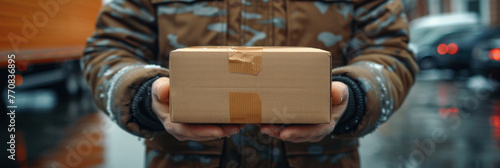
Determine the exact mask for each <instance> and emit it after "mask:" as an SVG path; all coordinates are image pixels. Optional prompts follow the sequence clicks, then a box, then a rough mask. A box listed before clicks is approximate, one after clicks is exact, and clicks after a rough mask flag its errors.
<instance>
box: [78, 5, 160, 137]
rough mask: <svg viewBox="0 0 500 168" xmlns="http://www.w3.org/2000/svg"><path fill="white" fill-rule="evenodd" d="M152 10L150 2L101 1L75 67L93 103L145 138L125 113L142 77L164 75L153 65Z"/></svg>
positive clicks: (147, 133) (148, 134) (154, 32)
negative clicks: (84, 47)
mask: <svg viewBox="0 0 500 168" xmlns="http://www.w3.org/2000/svg"><path fill="white" fill-rule="evenodd" d="M155 16H156V14H155V10H154V8H153V6H152V5H151V4H150V0H112V1H110V2H108V3H107V4H104V6H103V8H102V10H101V13H100V14H99V17H98V20H97V28H96V30H95V33H94V34H93V35H92V37H90V38H89V39H88V41H87V47H86V49H85V51H84V56H83V57H82V58H81V60H80V61H81V64H82V65H81V66H82V71H83V74H84V77H85V79H86V81H87V83H88V85H89V86H90V89H91V92H92V96H93V100H94V101H95V104H96V105H97V107H98V108H99V109H100V110H102V111H104V112H105V113H106V114H108V115H109V117H110V118H111V120H113V121H116V122H117V123H118V125H119V126H120V127H121V128H123V129H125V130H127V131H128V132H130V133H132V134H134V135H138V136H144V137H151V136H152V135H153V134H154V133H156V131H153V130H149V129H145V128H143V127H141V125H140V124H138V123H137V120H136V119H134V117H132V114H131V104H132V103H131V101H132V99H133V97H134V95H135V93H136V92H137V91H138V88H140V87H141V86H142V85H143V84H144V83H145V82H146V81H148V80H150V79H153V78H155V77H159V76H168V75H169V71H168V69H166V68H163V67H161V66H158V65H155V64H154V63H155V60H156V58H157V51H158V49H157V40H156V39H157V38H156V36H157V28H156V17H155Z"/></svg>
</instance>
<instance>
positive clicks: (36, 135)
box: [0, 0, 500, 168]
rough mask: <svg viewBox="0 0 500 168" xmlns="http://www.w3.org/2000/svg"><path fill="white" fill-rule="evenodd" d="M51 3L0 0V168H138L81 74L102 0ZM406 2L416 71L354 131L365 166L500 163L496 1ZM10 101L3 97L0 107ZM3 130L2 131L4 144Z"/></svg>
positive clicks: (140, 154) (136, 155)
mask: <svg viewBox="0 0 500 168" xmlns="http://www.w3.org/2000/svg"><path fill="white" fill-rule="evenodd" d="M49 1H51V2H54V3H56V6H57V8H52V9H48V10H47V9H45V8H43V5H39V4H38V3H39V1H38V0H23V1H13V0H0V11H2V12H1V13H0V18H1V22H0V32H1V33H2V36H0V55H1V57H0V69H1V70H0V74H1V76H4V77H5V76H7V65H8V63H7V57H6V56H7V55H8V54H10V53H13V52H15V53H16V65H17V72H16V74H17V76H16V85H17V86H16V89H15V91H16V94H15V95H16V104H17V106H18V108H17V110H16V123H15V126H16V133H15V135H16V149H17V150H16V152H17V153H16V154H17V160H16V161H7V159H5V158H7V156H5V155H2V156H4V157H3V158H2V160H1V162H0V163H1V164H0V165H2V166H1V167H141V166H143V165H144V153H145V149H144V145H143V140H142V139H140V138H137V137H135V136H132V135H130V134H128V133H126V132H124V131H123V130H121V129H120V128H118V127H117V126H116V124H114V123H112V122H111V121H110V120H109V118H108V117H106V116H105V115H104V114H103V113H101V112H98V110H97V109H96V108H95V106H94V104H93V102H92V100H91V97H90V95H89V92H88V88H87V86H86V83H85V81H84V80H83V78H82V75H81V72H80V65H79V63H78V58H79V57H80V56H81V54H82V50H83V47H84V44H85V40H86V38H87V37H88V36H89V35H90V34H91V33H92V32H93V30H94V26H95V24H94V23H95V19H96V17H97V15H98V12H99V9H100V7H101V4H102V3H103V1H102V0H86V1H76V0H73V1H69V2H68V3H61V2H64V1H56V0H48V1H47V2H49ZM105 1H106V0H104V2H105ZM40 2H41V1H40ZM404 3H405V5H406V6H405V12H406V14H407V16H408V18H409V20H410V36H411V42H410V45H409V47H410V49H411V50H413V52H414V53H415V55H416V57H417V60H418V64H419V66H420V68H421V69H422V71H421V72H420V74H418V76H417V82H416V84H415V85H414V87H413V88H412V90H411V93H410V94H409V96H408V97H407V99H406V102H405V103H404V105H403V106H402V107H401V108H400V109H399V112H398V113H395V114H394V115H393V117H392V119H390V120H389V121H388V122H387V123H385V124H384V125H382V126H381V127H380V128H379V129H378V130H377V131H376V132H375V133H372V134H370V135H368V136H366V137H363V138H361V146H360V157H361V164H362V166H363V167H464V168H469V167H500V94H499V87H500V85H499V81H500V72H499V71H500V28H499V27H498V26H500V13H499V11H500V1H499V0H418V1H417V0H404ZM47 11H48V12H47ZM32 16H36V17H37V18H38V19H37V20H32V19H31V18H32ZM27 18H30V19H27ZM11 41H15V42H14V43H11ZM20 79H21V80H20ZM0 86H1V88H0V92H2V95H7V82H6V81H3V82H2V83H1V84H0ZM7 104H9V102H8V99H7V96H2V97H1V99H0V105H1V106H0V107H1V110H2V111H7V109H6V105H7ZM0 119H1V123H2V124H1V125H2V126H7V125H8V122H9V120H7V118H6V117H0ZM8 136H9V133H8V132H7V131H1V132H0V138H1V142H7V141H8ZM3 146H4V147H6V148H7V145H5V144H4V145H3ZM2 153H3V154H7V153H8V152H5V151H4V152H2Z"/></svg>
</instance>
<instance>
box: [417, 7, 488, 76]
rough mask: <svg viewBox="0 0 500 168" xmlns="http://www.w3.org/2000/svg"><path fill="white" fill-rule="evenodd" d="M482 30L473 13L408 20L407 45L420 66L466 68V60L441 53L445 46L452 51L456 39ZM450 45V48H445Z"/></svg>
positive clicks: (468, 36)
mask: <svg viewBox="0 0 500 168" xmlns="http://www.w3.org/2000/svg"><path fill="white" fill-rule="evenodd" d="M482 29H483V28H482V26H479V19H478V18H477V16H476V15H475V14H470V13H466V14H445V15H434V16H427V17H423V18H418V19H415V20H414V21H412V22H411V23H410V38H411V39H410V44H409V48H410V49H411V50H412V51H413V52H414V53H415V55H416V57H417V60H418V63H419V66H420V68H421V69H434V68H442V69H455V70H459V69H467V68H468V66H469V62H468V61H466V60H465V59H464V60H453V61H450V59H449V58H446V57H442V55H444V54H446V53H447V52H448V49H449V48H452V50H451V51H454V50H453V49H454V47H455V46H456V43H457V42H459V41H461V40H464V39H467V38H470V37H472V36H474V35H475V34H477V33H479V32H480V30H482ZM452 43H455V44H452ZM441 44H445V45H446V46H445V45H441ZM450 44H452V45H451V47H448V45H450ZM439 46H441V47H439ZM455 48H456V47H455ZM438 49H440V50H439V51H438ZM443 49H446V51H445V50H443ZM452 53H453V52H452ZM469 57H470V56H469Z"/></svg>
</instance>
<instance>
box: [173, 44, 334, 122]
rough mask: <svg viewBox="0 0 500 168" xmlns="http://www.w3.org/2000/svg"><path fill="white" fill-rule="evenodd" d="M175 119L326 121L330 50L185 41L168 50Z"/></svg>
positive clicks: (185, 120) (329, 98) (329, 86)
mask: <svg viewBox="0 0 500 168" xmlns="http://www.w3.org/2000/svg"><path fill="white" fill-rule="evenodd" d="M169 69H170V82H171V83H170V115H171V116H170V117H171V121H172V122H178V123H275V124H318V123H330V109H331V97H330V94H331V91H330V89H331V69H332V67H331V55H330V53H329V52H328V51H324V50H320V49H315V48H305V47H188V48H183V49H177V50H174V51H172V52H171V53H170V66H169Z"/></svg>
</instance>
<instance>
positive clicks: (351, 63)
mask: <svg viewBox="0 0 500 168" xmlns="http://www.w3.org/2000/svg"><path fill="white" fill-rule="evenodd" d="M354 3H355V11H354V22H353V24H352V26H353V30H352V31H353V34H352V36H351V39H350V41H349V45H348V47H347V51H346V52H345V54H346V57H347V58H346V60H347V61H348V65H346V66H343V67H339V68H335V69H333V70H332V73H333V75H334V76H344V77H348V78H349V79H352V80H353V81H354V82H355V83H356V84H357V86H359V88H360V89H361V91H362V93H363V94H364V96H365V97H364V101H365V102H359V103H358V104H364V111H363V113H362V114H361V116H358V118H354V117H353V119H352V120H355V122H356V123H357V127H356V128H355V129H352V130H349V131H345V132H342V131H341V133H338V131H337V132H335V131H334V133H333V134H335V136H338V137H360V136H364V135H366V134H368V133H370V132H372V131H373V130H374V129H375V128H377V126H379V125H380V124H382V123H384V122H385V121H387V119H388V118H389V117H390V116H391V114H392V113H393V112H394V111H396V110H397V109H398V108H399V107H400V105H401V104H402V103H403V101H404V99H405V97H406V95H407V94H408V92H409V90H410V88H411V86H412V85H413V83H414V81H415V74H416V73H418V71H419V70H418V66H417V64H416V61H415V58H414V56H413V53H412V52H411V51H409V50H408V49H407V44H408V41H409V37H408V23H407V22H408V20H407V18H406V15H405V13H403V12H402V10H403V6H402V3H401V1H400V0H364V1H359V2H354ZM350 96H352V95H350ZM336 130H337V128H336Z"/></svg>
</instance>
